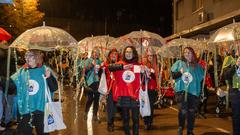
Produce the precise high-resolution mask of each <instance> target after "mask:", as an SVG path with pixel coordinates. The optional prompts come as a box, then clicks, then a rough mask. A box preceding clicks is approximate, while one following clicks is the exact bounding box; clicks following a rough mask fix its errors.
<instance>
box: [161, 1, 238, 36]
mask: <svg viewBox="0 0 240 135" xmlns="http://www.w3.org/2000/svg"><path fill="white" fill-rule="evenodd" d="M233 21H236V22H237V21H240V1H239V0H174V1H173V33H174V34H173V35H171V36H168V37H166V39H167V40H171V39H174V38H177V37H180V36H181V37H188V38H202V37H204V38H208V37H209V35H211V33H213V32H214V31H215V30H216V29H218V28H220V27H223V26H225V25H227V24H230V23H232V22H233Z"/></svg>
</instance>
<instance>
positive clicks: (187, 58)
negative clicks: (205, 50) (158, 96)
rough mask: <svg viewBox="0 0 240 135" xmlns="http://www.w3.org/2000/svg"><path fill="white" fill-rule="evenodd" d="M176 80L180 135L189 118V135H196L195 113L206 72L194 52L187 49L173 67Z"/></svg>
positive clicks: (189, 48) (173, 75)
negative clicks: (194, 131) (194, 130)
mask: <svg viewBox="0 0 240 135" xmlns="http://www.w3.org/2000/svg"><path fill="white" fill-rule="evenodd" d="M171 71H172V77H173V79H174V80H175V88H174V90H175V93H176V94H175V97H176V101H177V104H178V109H179V113H178V124H179V127H178V135H182V134H183V129H184V126H185V118H186V117H187V135H194V133H193V129H194V122H195V113H196V111H197V107H198V103H199V96H200V91H201V81H202V80H203V76H204V72H203V69H202V68H201V66H200V65H199V64H198V60H197V57H196V54H195V52H194V50H193V49H192V48H191V47H186V48H184V50H183V57H182V59H181V60H178V61H176V62H175V63H174V64H173V66H172V67H171Z"/></svg>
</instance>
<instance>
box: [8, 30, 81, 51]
mask: <svg viewBox="0 0 240 135" xmlns="http://www.w3.org/2000/svg"><path fill="white" fill-rule="evenodd" d="M76 44H77V41H76V39H74V38H73V37H72V36H71V35H70V34H69V33H67V32H66V31H64V30H62V29H59V28H56V27H50V26H40V27H36V28H32V29H29V30H27V31H25V32H24V33H22V34H21V35H20V36H19V37H18V38H17V39H16V40H15V41H14V42H13V43H12V44H11V45H10V47H14V48H22V49H26V50H28V49H38V50H43V51H52V50H55V49H57V48H67V47H73V46H74V45H76Z"/></svg>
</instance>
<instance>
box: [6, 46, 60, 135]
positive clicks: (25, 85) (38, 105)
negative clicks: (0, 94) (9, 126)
mask: <svg viewBox="0 0 240 135" xmlns="http://www.w3.org/2000/svg"><path fill="white" fill-rule="evenodd" d="M25 60H26V64H25V65H24V66H23V67H22V68H20V69H19V70H18V71H17V72H16V73H15V74H13V75H12V76H11V80H12V81H13V82H14V84H12V85H15V86H16V88H17V98H18V101H17V103H18V111H19V113H20V121H19V125H18V133H19V134H20V135H32V129H33V126H34V127H35V128H36V132H37V134H38V135H47V133H44V132H43V131H44V122H43V121H44V108H45V102H46V99H45V87H44V86H45V85H44V78H43V75H44V76H45V77H46V78H47V84H48V86H49V89H50V91H51V92H54V91H56V90H57V89H58V85H57V80H56V78H55V77H54V76H53V73H52V72H51V70H50V69H49V68H48V67H46V66H45V65H43V56H42V54H41V52H39V51H37V50H30V51H28V52H26V54H25Z"/></svg>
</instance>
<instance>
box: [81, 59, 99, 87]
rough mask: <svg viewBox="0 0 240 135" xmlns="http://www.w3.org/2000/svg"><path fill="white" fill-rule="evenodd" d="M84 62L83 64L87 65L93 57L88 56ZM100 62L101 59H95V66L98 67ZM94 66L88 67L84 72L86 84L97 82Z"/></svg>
mask: <svg viewBox="0 0 240 135" xmlns="http://www.w3.org/2000/svg"><path fill="white" fill-rule="evenodd" d="M85 62H86V63H85V64H86V65H85V66H86V67H88V66H89V65H90V64H91V63H92V62H93V59H92V58H89V59H87V60H86V61H85ZM101 64H102V61H101V60H100V59H96V66H98V67H100V66H101ZM95 68H96V67H92V68H90V69H89V71H88V72H87V74H86V82H87V84H88V86H90V85H91V84H92V83H94V82H99V77H98V73H97V71H96V69H95Z"/></svg>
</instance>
